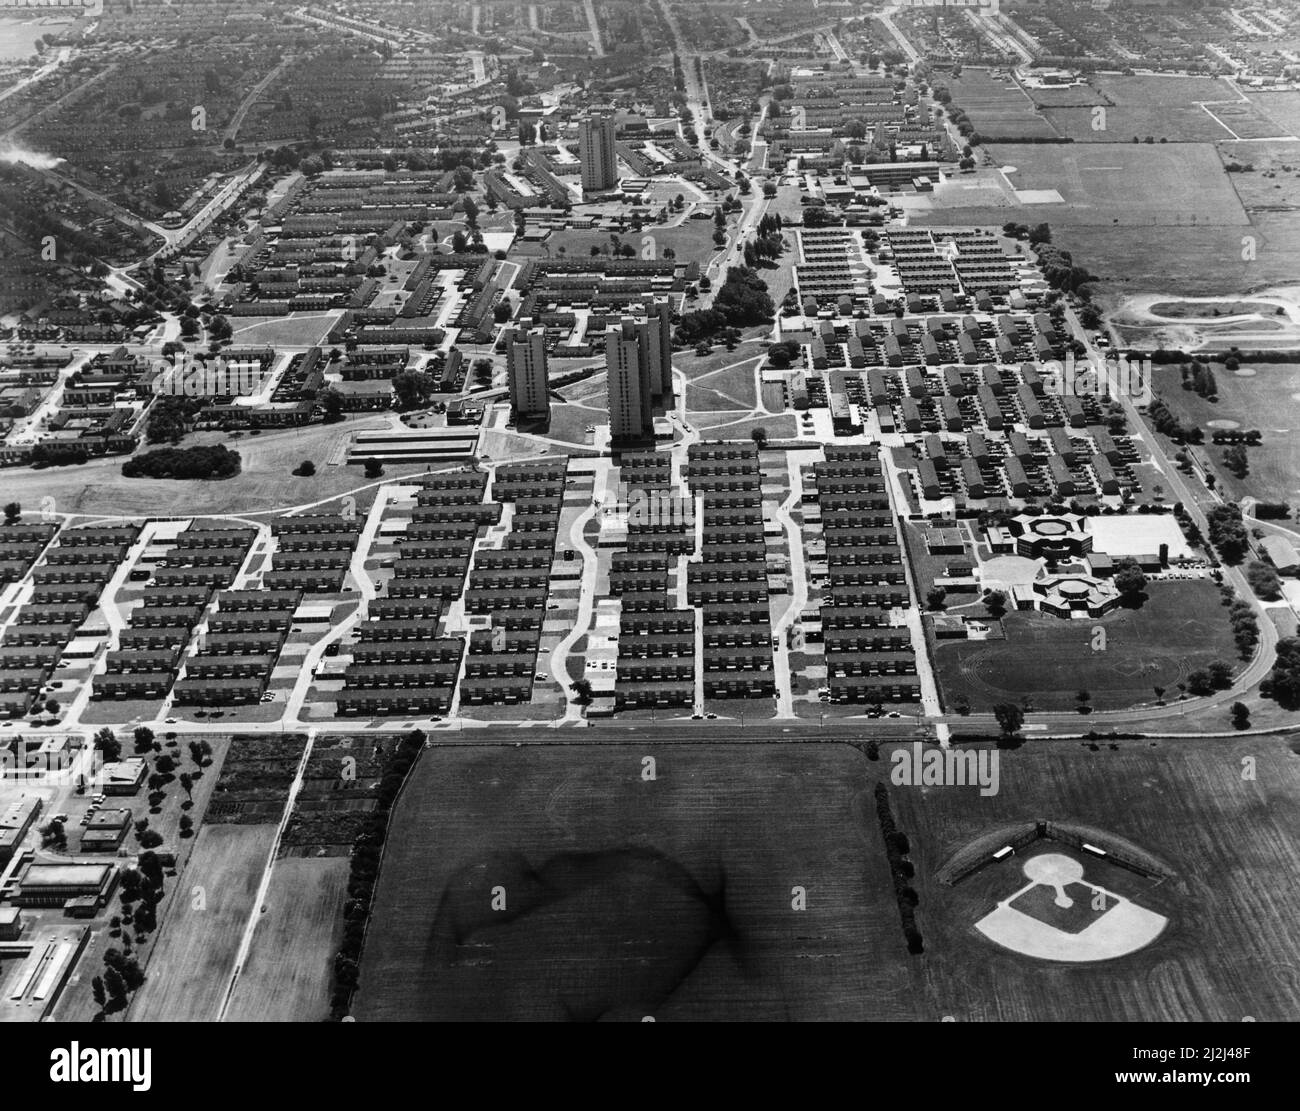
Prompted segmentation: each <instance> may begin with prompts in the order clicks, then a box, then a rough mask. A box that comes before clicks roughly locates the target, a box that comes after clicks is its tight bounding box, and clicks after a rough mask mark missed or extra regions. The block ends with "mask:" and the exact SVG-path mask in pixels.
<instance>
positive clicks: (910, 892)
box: [876, 783, 925, 956]
mask: <svg viewBox="0 0 1300 1111" xmlns="http://www.w3.org/2000/svg"><path fill="white" fill-rule="evenodd" d="M876 817H877V819H878V820H879V822H880V833H881V835H882V836H883V837H884V839H885V855H886V856H887V857H888V858H889V874H890V877H891V878H892V879H893V881H894V898H895V899H896V900H897V901H898V913H899V916H900V917H901V918H902V920H903V936H904V937H905V938H906V939H907V951H908V952H909V953H911V954H912V955H913V956H915V955H917V954H920V953H923V952H925V944H924V943H923V941H922V940H921V931H920V929H918V928H917V925H916V905H917V903H918V902H919V901H920V900H919V899H918V897H917V894H916V888H914V887H913V886H912V883H911V881H912V878H913V877H914V876H915V875H916V866H915V865H914V864H913V863H912V862H911V861H910V860H908V859H907V857H908V854H909V853H910V852H911V851H912V847H911V845H910V844H909V842H908V840H907V834H905V833H903V832H902V831H901V830H899V828H898V825H897V823H896V822H895V821H894V812H893V809H892V808H891V806H890V804H889V788H888V787H886V786H885V785H884V784H883V783H877V784H876Z"/></svg>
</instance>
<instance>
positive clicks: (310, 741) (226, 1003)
mask: <svg viewBox="0 0 1300 1111" xmlns="http://www.w3.org/2000/svg"><path fill="white" fill-rule="evenodd" d="M315 743H316V730H315V729H311V728H309V729H308V730H307V743H306V744H305V745H304V746H303V750H302V759H301V760H300V761H299V762H298V770H297V772H295V773H294V777H293V782H292V783H291V784H289V795H288V797H287V798H286V799H285V803H284V813H283V814H281V815H280V824H279V825H278V826H277V827H276V830H275V838H274V839H273V840H272V842H271V851H270V853H269V854H268V855H267V860H266V867H265V868H263V869H262V878H261V880H260V881H259V882H258V885H257V893H256V895H255V896H254V899H253V907H252V910H250V911H249V914H248V922H247V923H246V924H245V926H244V936H243V937H242V938H240V941H239V948H238V950H236V952H235V966H234V968H233V969H232V970H231V973H230V983H229V984H228V985H227V986H226V991H225V995H224V997H223V998H222V1000H221V1008H220V1010H218V1011H217V1017H216V1021H217V1022H225V1020H226V1012H227V1011H228V1010H229V1009H230V1000H231V999H232V998H233V996H234V994H235V986H236V985H237V984H238V983H239V974H240V973H241V972H243V970H244V964H245V962H246V961H247V960H248V955H249V953H250V952H251V951H252V948H253V935H254V934H255V933H257V924H258V922H259V921H261V917H262V907H263V906H264V905H265V902H266V896H267V892H268V891H269V890H270V889H271V875H272V873H273V872H274V871H275V861H276V856H277V854H278V853H279V851H280V843H281V842H282V841H283V839H284V831H285V830H286V829H287V828H288V826H289V818H290V817H291V816H292V814H293V805H294V803H295V802H296V801H297V798H298V792H299V791H300V790H301V789H302V781H303V777H304V776H305V775H306V772H307V761H308V760H310V759H311V750H312V747H313V746H314V745H315Z"/></svg>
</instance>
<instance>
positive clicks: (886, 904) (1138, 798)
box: [355, 738, 1300, 1021]
mask: <svg viewBox="0 0 1300 1111" xmlns="http://www.w3.org/2000/svg"><path fill="white" fill-rule="evenodd" d="M648 755H649V756H654V757H656V759H657V761H658V763H657V768H656V771H657V774H658V778H657V780H655V781H654V782H644V781H642V780H641V778H640V768H641V766H642V765H641V761H642V758H643V757H644V756H648ZM737 755H738V754H737V752H736V750H735V749H734V748H733V747H717V746H715V747H710V746H707V745H703V746H694V745H690V746H687V745H681V744H676V745H658V746H656V745H654V744H653V743H649V742H647V743H644V744H639V745H635V746H625V745H611V746H601V747H599V748H582V749H560V748H550V747H548V748H543V747H540V746H539V747H535V748H532V747H530V748H525V749H523V750H520V751H518V752H514V753H513V754H512V757H511V760H510V761H508V762H506V761H503V760H502V759H501V758H500V757H501V750H500V749H495V748H481V749H435V750H432V751H430V752H427V753H425V754H424V755H423V756H422V759H421V763H420V764H419V765H418V766H417V768H416V769H415V772H414V773H413V774H414V776H415V780H414V782H413V783H412V785H411V788H412V789H408V790H407V792H406V793H405V794H404V796H403V799H402V802H401V804H400V806H399V808H398V810H397V813H396V816H395V824H394V827H393V833H392V835H391V836H390V840H389V845H388V850H387V854H386V857H385V864H384V871H383V874H382V875H381V877H380V883H379V889H378V897H377V900H376V914H375V918H374V920H373V922H372V925H371V928H370V933H369V936H368V941H367V949H366V952H365V954H364V956H363V961H362V976H361V984H362V986H361V991H360V994H359V996H358V1000H357V1004H356V1008H355V1014H356V1017H357V1018H358V1019H359V1020H361V1021H374V1020H380V1021H383V1020H390V1021H398V1020H428V1019H503V1018H514V1019H550V1020H569V1021H584V1020H586V1021H591V1020H601V1019H604V1020H618V1019H630V1020H633V1021H635V1020H638V1019H640V1018H641V1017H644V1016H647V1015H651V1016H654V1017H656V1018H657V1019H659V1020H661V1021H662V1020H671V1019H679V1020H689V1019H711V1020H728V1019H790V1020H793V1019H843V1018H863V1019H876V1020H893V1021H909V1020H910V1021H937V1020H939V1019H941V1018H943V1017H944V1016H951V1017H952V1018H954V1019H956V1020H957V1021H980V1020H984V1021H991V1020H993V1021H995V1020H1003V1021H1010V1020H1034V1021H1057V1020H1066V1019H1076V1020H1083V1021H1118V1020H1125V1019H1127V1020H1133V1021H1144V1020H1145V1021H1150V1020H1158V1019H1165V1018H1174V1019H1180V1018H1181V1019H1187V1020H1193V1021H1195V1020H1208V1019H1224V1020H1230V1021H1240V1020H1241V1019H1242V1018H1243V1017H1245V1016H1247V1015H1249V1016H1251V1017H1253V1018H1255V1019H1257V1020H1259V1021H1269V1020H1284V1019H1287V1018H1289V1017H1292V1016H1293V1015H1294V1014H1295V1013H1296V1009H1297V1007H1300V975H1297V972H1298V971H1300V937H1298V936H1297V934H1296V932H1295V931H1294V930H1293V929H1291V926H1290V923H1291V922H1293V921H1294V918H1295V914H1296V913H1297V911H1300V896H1298V894H1297V889H1296V888H1295V885H1294V884H1293V883H1291V882H1290V877H1291V876H1293V875H1294V874H1295V872H1296V869H1297V867H1300V836H1298V834H1297V830H1296V828H1295V825H1294V823H1292V822H1290V821H1289V820H1288V817H1289V814H1290V812H1291V810H1292V809H1293V807H1294V799H1295V798H1296V793H1297V791H1300V764H1298V763H1297V761H1296V758H1295V756H1294V755H1293V754H1292V752H1291V751H1290V748H1289V745H1288V743H1287V742H1286V741H1284V740H1280V739H1263V738H1247V739H1242V740H1238V741H1204V742H1201V741H1181V742H1179V743H1178V744H1176V745H1170V744H1166V743H1157V744H1155V745H1154V746H1153V745H1152V744H1151V743H1150V742H1142V743H1140V744H1138V743H1131V742H1119V747H1118V751H1111V750H1109V749H1107V748H1102V749H1101V750H1100V751H1098V752H1091V751H1089V750H1088V749H1087V747H1086V746H1079V745H1074V744H1050V745H1049V744H1046V743H1040V744H1034V743H1033V742H1031V743H1030V744H1028V745H1026V746H1024V747H1023V748H1021V749H1019V750H1016V751H1013V752H1003V753H1000V754H999V756H1000V759H1001V766H1000V775H999V792H998V793H997V794H995V795H992V796H983V795H981V794H979V792H978V790H977V789H976V788H946V789H945V788H929V787H927V788H920V787H917V788H912V787H905V786H891V787H890V790H889V793H890V800H891V805H892V808H893V811H894V815H895V818H896V819H897V822H898V826H899V828H900V829H901V830H902V831H903V832H904V833H906V834H907V836H908V838H909V840H910V843H911V854H910V855H911V859H912V861H913V862H914V864H915V865H916V868H917V877H916V879H915V880H914V881H913V883H914V886H915V887H916V889H917V891H918V893H919V896H920V902H919V906H918V909H917V922H918V926H919V928H920V931H921V933H922V936H923V939H924V943H925V951H924V953H923V954H921V955H919V956H914V957H913V956H909V955H908V954H907V953H906V949H905V946H904V943H903V938H902V931H901V928H900V923H899V916H898V910H897V906H896V905H895V902H894V897H893V891H892V888H891V884H890V882H889V875H888V871H887V866H886V863H885V860H884V853H883V847H882V843H881V837H880V832H879V826H878V824H877V820H876V815H875V808H874V804H873V802H874V800H873V798H872V791H873V789H874V786H875V784H876V783H877V782H880V781H887V780H888V777H889V773H890V770H891V768H892V766H893V764H892V762H891V761H890V759H889V749H888V747H887V746H886V747H885V748H884V749H882V752H881V759H880V760H879V761H875V762H873V761H871V760H869V759H868V758H867V757H866V756H865V755H864V754H862V753H861V752H859V751H857V750H856V749H854V748H852V747H850V746H847V745H844V746H835V745H822V744H804V745H797V746H783V745H780V744H772V745H767V744H761V745H754V746H751V747H749V748H748V749H747V750H746V752H745V758H744V759H738V758H737ZM1244 756H1252V757H1254V758H1255V759H1256V761H1257V765H1258V766H1257V775H1256V777H1255V778H1254V779H1252V780H1243V779H1242V767H1243V765H1242V758H1243V757H1244ZM502 815H509V819H508V820H506V821H503V820H502ZM1038 818H1044V819H1050V820H1054V821H1058V822H1063V823H1074V824H1077V825H1082V826H1089V827H1093V828H1094V829H1098V830H1101V831H1105V832H1108V833H1110V834H1112V835H1115V836H1118V837H1122V838H1126V839H1127V840H1129V841H1131V842H1133V843H1134V844H1135V845H1136V846H1138V847H1139V848H1141V849H1144V850H1146V851H1147V852H1148V853H1150V854H1153V855H1154V856H1156V857H1157V858H1159V859H1161V860H1162V861H1164V862H1166V863H1167V864H1168V865H1169V867H1170V868H1171V870H1172V872H1173V875H1172V876H1171V877H1170V878H1168V879H1167V880H1165V881H1164V882H1163V883H1160V884H1158V885H1157V884H1153V883H1151V882H1149V881H1146V880H1144V879H1141V878H1140V877H1138V876H1136V875H1134V874H1132V873H1128V872H1124V871H1121V870H1120V869H1118V868H1117V867H1115V866H1113V865H1108V864H1102V863H1098V862H1095V861H1089V862H1088V864H1087V868H1086V878H1087V879H1088V880H1090V881H1092V882H1096V883H1100V884H1102V885H1103V886H1105V887H1106V888H1107V889H1109V890H1111V891H1113V892H1116V893H1119V894H1122V895H1124V896H1125V897H1127V898H1130V899H1132V900H1134V901H1135V902H1138V903H1139V904H1140V905H1143V906H1145V907H1147V908H1149V909H1151V910H1154V911H1156V912H1158V913H1160V914H1162V915H1165V916H1166V917H1167V918H1168V919H1169V924H1168V926H1167V927H1166V929H1165V931H1164V933H1163V934H1162V935H1161V936H1160V937H1159V938H1158V939H1157V940H1156V941H1155V942H1154V943H1153V944H1152V945H1150V946H1149V947H1148V948H1146V949H1143V950H1140V951H1138V952H1136V953H1133V954H1131V955H1129V956H1126V957H1122V958H1119V959H1116V960H1113V961H1108V962H1097V963H1091V964H1079V965H1064V964H1060V963H1055V962H1048V961H1041V960H1036V959H1032V958H1028V957H1023V956H1017V955H1014V954H1012V953H1009V952H1006V951H1004V950H1002V949H999V948H998V947H996V946H994V945H993V944H992V943H991V942H989V941H988V940H986V939H985V938H983V937H982V936H980V935H979V934H978V933H977V932H976V931H975V929H974V923H975V922H976V921H977V920H979V919H980V918H981V917H982V916H983V915H984V914H986V913H987V912H988V911H990V910H991V909H992V908H993V906H994V904H995V903H996V901H997V900H999V899H1002V898H1005V897H1007V896H1008V895H1010V894H1011V893H1012V892H1014V891H1015V890H1016V889H1017V888H1019V887H1020V886H1022V885H1023V883H1024V880H1023V877H1022V874H1021V871H1020V867H1021V864H1022V863H1023V859H1024V858H1023V857H1021V858H1014V857H1013V858H1012V859H1011V860H1010V861H1008V862H1006V863H1004V864H1000V865H995V866H992V867H990V868H988V869H985V870H984V871H982V872H979V873H976V874H975V875H974V876H972V877H970V878H968V879H966V880H964V881H962V882H961V883H959V884H958V885H957V886H955V887H950V886H947V885H945V884H942V883H940V882H939V881H937V880H936V878H935V873H936V872H937V871H938V869H939V868H940V867H941V866H942V865H944V864H945V863H946V862H947V861H948V859H949V858H950V857H951V856H952V855H953V854H954V853H956V852H957V851H958V850H961V849H963V848H966V847H968V846H969V845H970V843H971V842H972V841H973V840H975V839H977V838H980V837H982V836H989V835H991V834H995V833H996V832H997V830H998V829H999V827H1006V826H1008V825H1010V824H1012V823H1017V822H1026V821H1028V822H1032V821H1034V820H1035V819H1038ZM794 887H802V888H804V890H805V892H806V898H807V909H806V910H804V911H796V910H793V909H791V901H792V895H791V892H792V888H794ZM493 888H504V889H505V890H504V898H505V909H503V910H498V911H493V910H492V909H491V903H492V899H493ZM500 894H501V893H500V892H498V895H500Z"/></svg>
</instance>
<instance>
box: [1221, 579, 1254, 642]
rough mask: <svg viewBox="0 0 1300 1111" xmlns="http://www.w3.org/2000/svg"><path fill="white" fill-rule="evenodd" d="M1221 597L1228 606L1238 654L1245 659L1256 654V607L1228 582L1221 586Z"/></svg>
mask: <svg viewBox="0 0 1300 1111" xmlns="http://www.w3.org/2000/svg"><path fill="white" fill-rule="evenodd" d="M1219 597H1220V601H1221V602H1222V604H1223V605H1225V606H1227V607H1228V624H1230V625H1231V626H1232V638H1233V640H1234V641H1235V642H1236V645H1237V655H1238V656H1240V657H1241V658H1242V659H1243V660H1248V659H1250V657H1251V656H1253V655H1254V654H1255V648H1256V646H1257V645H1258V644H1259V618H1257V617H1256V616H1255V607H1254V606H1252V605H1251V604H1250V603H1249V602H1247V601H1246V600H1245V599H1244V598H1238V597H1237V592H1236V591H1235V590H1233V588H1232V587H1231V586H1229V585H1228V584H1227V583H1223V584H1222V585H1221V586H1220V587H1219Z"/></svg>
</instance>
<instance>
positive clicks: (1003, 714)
mask: <svg viewBox="0 0 1300 1111" xmlns="http://www.w3.org/2000/svg"><path fill="white" fill-rule="evenodd" d="M993 716H994V717H995V718H997V722H998V726H999V728H1001V730H1002V735H1003V736H1004V737H1014V736H1015V735H1016V734H1017V733H1019V732H1020V727H1021V726H1022V725H1024V723H1025V711H1024V710H1023V709H1021V708H1020V707H1019V706H1017V705H1016V704H1015V703H1014V702H999V703H998V704H997V705H996V706H994V707H993Z"/></svg>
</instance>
